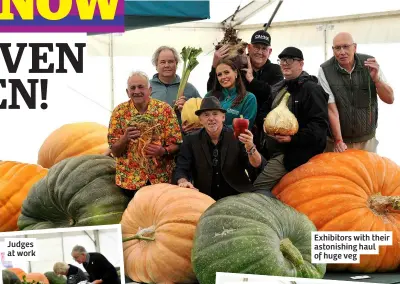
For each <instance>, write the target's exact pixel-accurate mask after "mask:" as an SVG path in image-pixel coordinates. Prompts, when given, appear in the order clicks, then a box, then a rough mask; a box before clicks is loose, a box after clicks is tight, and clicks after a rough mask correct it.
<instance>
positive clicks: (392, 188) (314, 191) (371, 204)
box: [272, 149, 400, 273]
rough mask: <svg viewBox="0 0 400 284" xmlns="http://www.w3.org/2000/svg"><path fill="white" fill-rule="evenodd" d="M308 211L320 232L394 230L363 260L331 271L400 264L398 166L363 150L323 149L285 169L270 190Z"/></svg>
mask: <svg viewBox="0 0 400 284" xmlns="http://www.w3.org/2000/svg"><path fill="white" fill-rule="evenodd" d="M272 192H273V194H274V195H275V196H276V197H277V198H278V199H279V200H281V201H282V202H284V203H286V204H288V205H290V206H292V207H293V208H295V209H297V210H298V211H300V212H301V213H304V214H306V215H307V216H308V217H309V218H310V219H311V220H312V221H313V222H314V224H315V226H316V227H317V229H318V230H319V231H368V232H370V231H371V232H372V231H391V232H392V236H393V239H392V240H393V245H391V246H390V245H389V246H380V247H379V254H378V255H361V256H360V263H354V264H331V265H328V270H337V271H342V270H349V271H353V272H362V273H372V272H387V271H394V270H396V269H397V268H398V267H400V257H398V256H399V255H400V166H398V165H396V164H395V163H394V162H393V161H391V160H390V159H388V158H384V157H381V156H379V155H378V154H375V153H370V152H367V151H363V150H354V149H349V150H346V151H345V152H344V153H323V154H320V155H317V156H315V157H313V158H312V159H310V160H309V161H308V162H307V163H306V164H304V165H302V166H300V167H298V168H296V169H294V170H293V171H292V172H289V173H288V174H286V175H285V176H284V177H283V178H282V179H281V181H280V182H279V183H278V184H277V185H276V186H275V187H274V189H273V190H272Z"/></svg>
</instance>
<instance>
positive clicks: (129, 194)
mask: <svg viewBox="0 0 400 284" xmlns="http://www.w3.org/2000/svg"><path fill="white" fill-rule="evenodd" d="M148 185H151V183H150V181H149V180H148V181H147V182H146V185H145V186H148ZM121 189H122V192H123V193H124V194H125V195H126V196H127V197H129V198H130V199H132V198H133V197H134V196H135V194H136V192H138V190H139V189H137V190H132V189H126V188H122V187H121Z"/></svg>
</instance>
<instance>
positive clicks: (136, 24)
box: [125, 0, 210, 31]
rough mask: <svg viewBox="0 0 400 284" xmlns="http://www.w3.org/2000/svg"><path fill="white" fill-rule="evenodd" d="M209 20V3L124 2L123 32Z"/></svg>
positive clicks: (132, 0) (201, 0) (202, 1)
mask: <svg viewBox="0 0 400 284" xmlns="http://www.w3.org/2000/svg"><path fill="white" fill-rule="evenodd" d="M209 18H210V2H209V1H208V0H207V1H205V0H200V1H193V0H192V1H137V0H125V30H126V31H128V30H135V29H141V28H148V27H156V26H163V25H169V24H176V23H183V22H189V21H197V20H204V19H209Z"/></svg>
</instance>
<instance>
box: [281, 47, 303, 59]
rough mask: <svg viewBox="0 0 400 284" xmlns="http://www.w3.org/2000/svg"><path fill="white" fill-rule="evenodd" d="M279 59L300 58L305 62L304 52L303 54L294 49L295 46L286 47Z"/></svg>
mask: <svg viewBox="0 0 400 284" xmlns="http://www.w3.org/2000/svg"><path fill="white" fill-rule="evenodd" d="M278 57H279V58H282V57H289V58H299V59H301V60H304V58H303V52H301V50H300V49H298V48H296V47H293V46H289V47H286V48H285V49H284V50H283V51H282V52H281V54H279V55H278Z"/></svg>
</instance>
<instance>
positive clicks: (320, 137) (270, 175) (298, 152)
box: [254, 47, 329, 190]
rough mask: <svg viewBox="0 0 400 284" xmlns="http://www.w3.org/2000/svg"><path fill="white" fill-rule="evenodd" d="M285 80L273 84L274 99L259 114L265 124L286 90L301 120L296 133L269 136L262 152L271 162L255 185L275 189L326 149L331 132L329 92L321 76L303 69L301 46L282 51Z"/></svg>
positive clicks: (280, 60) (258, 187)
mask: <svg viewBox="0 0 400 284" xmlns="http://www.w3.org/2000/svg"><path fill="white" fill-rule="evenodd" d="M278 57H279V63H280V66H281V69H282V73H283V75H284V77H285V79H284V80H282V81H281V82H279V83H277V84H275V85H274V86H273V87H272V94H271V96H270V98H269V99H268V100H267V101H266V102H265V103H264V105H263V106H262V107H261V110H260V115H259V117H258V120H259V123H263V120H264V118H265V117H266V116H267V114H268V113H269V112H270V111H271V110H273V109H274V108H275V107H276V106H277V105H278V104H279V103H280V101H281V100H282V98H283V97H284V95H285V94H286V93H289V94H290V97H289V102H288V108H289V110H290V111H291V112H292V113H293V114H294V115H295V117H296V118H297V121H298V123H299V130H298V132H297V133H296V134H295V135H293V136H281V135H272V136H269V135H265V139H264V141H263V142H264V143H263V146H262V149H260V152H261V153H262V155H263V156H264V157H265V158H266V159H267V165H266V166H265V168H264V169H263V171H262V173H261V174H260V175H259V176H258V177H257V179H256V180H255V182H254V187H256V188H257V189H263V190H272V188H273V187H274V186H275V185H276V184H277V183H278V182H279V180H280V179H281V178H282V177H283V176H284V175H285V174H286V173H287V172H290V171H291V170H293V169H295V168H297V167H298V166H300V165H302V164H304V163H306V162H307V161H308V160H309V159H310V158H312V157H313V156H315V155H317V154H320V153H322V152H324V149H325V146H326V135H327V132H328V127H329V124H328V94H327V93H326V92H325V91H324V90H323V88H322V87H321V86H320V85H318V79H317V77H315V76H312V75H309V74H308V73H307V72H305V71H303V65H304V57H303V53H302V51H301V50H300V49H298V48H296V47H287V48H285V49H284V50H283V51H282V52H281V53H280V54H279V56H278Z"/></svg>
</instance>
